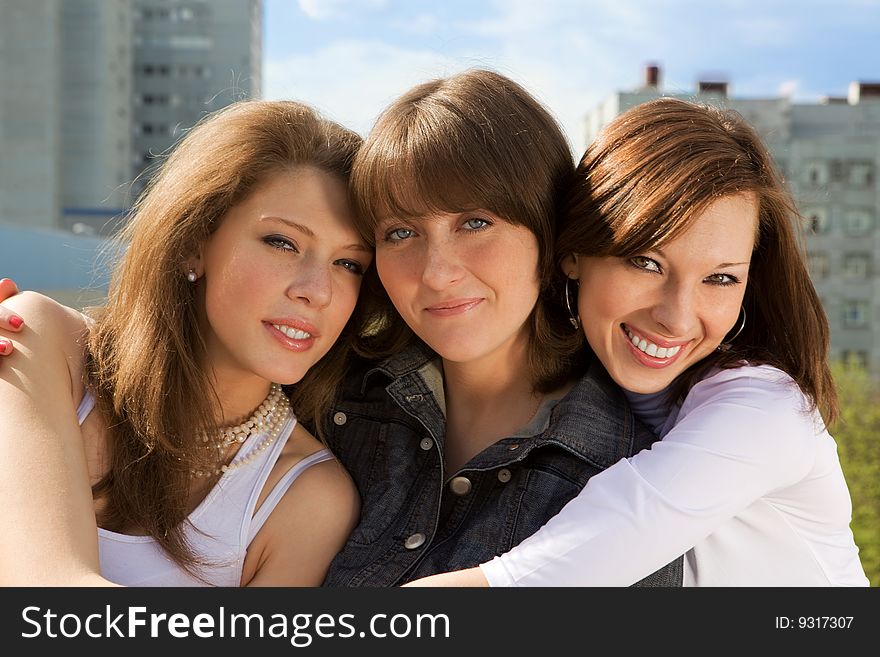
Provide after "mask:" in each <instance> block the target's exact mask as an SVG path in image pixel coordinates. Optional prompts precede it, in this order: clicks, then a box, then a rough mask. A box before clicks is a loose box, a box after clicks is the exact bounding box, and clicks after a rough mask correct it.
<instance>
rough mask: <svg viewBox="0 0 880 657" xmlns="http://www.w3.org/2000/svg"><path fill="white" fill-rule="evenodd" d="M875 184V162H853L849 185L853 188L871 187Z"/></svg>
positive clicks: (850, 168)
mask: <svg viewBox="0 0 880 657" xmlns="http://www.w3.org/2000/svg"><path fill="white" fill-rule="evenodd" d="M873 182H874V163H873V162H853V163H852V164H850V166H849V184H850V185H852V186H853V187H870V186H871V185H872V184H873Z"/></svg>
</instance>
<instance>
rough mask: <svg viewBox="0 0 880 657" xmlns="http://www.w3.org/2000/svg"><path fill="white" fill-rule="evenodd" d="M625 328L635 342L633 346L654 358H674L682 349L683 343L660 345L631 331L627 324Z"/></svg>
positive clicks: (630, 338) (628, 335)
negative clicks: (673, 345)
mask: <svg viewBox="0 0 880 657" xmlns="http://www.w3.org/2000/svg"><path fill="white" fill-rule="evenodd" d="M623 330H624V331H625V332H626V335H627V337H629V341H630V342H632V343H633V346H634V347H635V348H636V349H638V350H639V351H643V352H644V353H646V354H648V355H649V356H652V357H654V358H672V357H673V356H675V354H677V353H678V352H679V350H680V349H681V345H677V346H675V347H658V346H657V345H656V344H654V343H653V342H648V341H647V340H645V338H640V337H639V336H638V335H636V334H635V333H633V332H632V331H630V330H629V329H628V328H627V327H626V326H624V327H623Z"/></svg>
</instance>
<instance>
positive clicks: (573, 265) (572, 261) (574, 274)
mask: <svg viewBox="0 0 880 657" xmlns="http://www.w3.org/2000/svg"><path fill="white" fill-rule="evenodd" d="M577 258H578V257H577V253H569V254H568V255H567V256H565V257H564V258H563V259H562V261H561V262H560V263H559V266H560V267H561V268H562V272H563V273H564V274H565V275H566V276H568V277H569V278H573V279H574V280H578V262H577Z"/></svg>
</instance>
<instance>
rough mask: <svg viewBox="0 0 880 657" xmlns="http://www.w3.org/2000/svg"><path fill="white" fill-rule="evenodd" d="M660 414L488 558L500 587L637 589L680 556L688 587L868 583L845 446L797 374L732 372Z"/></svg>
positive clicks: (488, 571)
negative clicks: (554, 509)
mask: <svg viewBox="0 0 880 657" xmlns="http://www.w3.org/2000/svg"><path fill="white" fill-rule="evenodd" d="M642 401H644V400H642ZM654 410H655V411H656V406H655V409H654ZM634 412H636V413H637V414H639V410H638V408H634ZM652 415H653V416H647V417H645V419H646V420H648V421H649V422H650V421H652V420H653V421H654V422H655V423H657V428H658V430H659V431H658V433H659V435H660V436H661V437H662V440H660V441H658V442H657V443H655V444H654V445H653V446H652V447H651V448H650V449H647V450H644V451H642V452H640V453H638V454H636V455H634V456H632V457H630V458H628V459H623V460H621V461H619V462H618V463H616V464H614V465H613V466H611V467H610V468H608V469H607V470H605V471H604V472H601V473H599V474H597V475H595V476H594V477H592V478H591V479H590V481H589V483H588V484H587V486H586V487H585V488H584V489H583V490H582V491H581V493H580V494H579V495H578V496H577V497H575V498H574V499H572V500H571V501H570V502H569V503H568V504H567V505H566V506H565V507H563V509H562V510H561V511H560V512H559V514H558V515H556V516H555V517H554V518H552V519H551V520H550V521H549V522H548V523H547V524H546V525H544V527H542V528H541V529H540V530H539V531H538V532H537V533H535V534H534V535H533V536H531V537H530V538H528V539H526V540H525V541H523V542H522V543H521V544H520V545H518V546H517V547H514V548H513V549H511V550H510V551H509V552H507V553H506V554H504V555H501V556H499V557H496V558H495V559H493V560H492V561H490V562H488V563H485V564H482V565H481V566H480V567H481V569H482V571H483V573H484V575H485V576H486V578H487V579H488V580H489V583H490V585H491V586H627V585H630V584H633V583H635V582H637V581H638V580H640V579H641V578H643V577H645V576H646V575H649V574H650V573H652V572H654V571H655V570H657V569H658V568H660V567H661V566H663V565H664V564H666V563H668V562H670V561H672V560H673V559H675V558H676V557H678V556H679V555H681V554H685V567H684V582H683V583H684V585H685V586H868V585H869V582H868V579H867V577H866V576H865V572H864V570H863V568H862V565H861V562H860V561H859V557H858V547H856V544H855V541H854V540H853V535H852V531H851V529H850V520H851V516H852V502H851V500H850V496H849V490H848V489H847V486H846V481H845V479H844V476H843V471H842V470H841V467H840V462H839V460H838V458H837V445H836V443H835V442H834V439H833V438H832V437H831V436H830V435H829V434H828V432H827V431H826V430H825V427H824V423H823V422H822V420H821V417H820V416H819V414H818V412H816V411H812V412H811V411H809V410H808V402H807V399H806V398H805V396H804V395H803V393H802V392H801V391H800V389H799V388H798V387H797V385H796V384H795V383H794V381H793V380H792V379H791V378H790V377H789V376H788V375H787V374H785V373H783V372H781V371H780V370H778V369H776V368H773V367H770V366H766V365H762V366H743V367H739V368H735V369H727V370H719V371H716V372H714V373H712V374H711V375H709V376H707V377H706V378H705V379H703V380H702V381H700V382H698V383H697V384H696V385H695V386H694V387H693V388H692V389H691V390H690V391H689V393H688V395H687V397H686V399H685V400H684V402H683V403H682V405H681V406H680V407H674V408H672V409H670V410H669V411H668V412H667V413H666V414H665V415H666V417H665V418H663V417H660V418H657V417H656V413H654V414H652Z"/></svg>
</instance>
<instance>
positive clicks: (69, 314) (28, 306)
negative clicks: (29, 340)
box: [3, 292, 86, 335]
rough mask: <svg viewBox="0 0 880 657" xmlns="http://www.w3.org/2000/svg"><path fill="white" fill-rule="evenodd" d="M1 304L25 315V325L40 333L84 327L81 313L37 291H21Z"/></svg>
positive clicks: (73, 331)
mask: <svg viewBox="0 0 880 657" xmlns="http://www.w3.org/2000/svg"><path fill="white" fill-rule="evenodd" d="M3 305H4V306H6V307H7V308H9V309H10V310H14V311H15V312H16V313H18V314H20V315H22V316H23V317H25V319H26V322H27V324H26V325H27V326H28V327H29V328H31V329H33V330H34V332H35V333H38V334H41V335H46V334H49V335H51V334H56V333H58V334H70V333H77V332H81V331H83V330H84V329H85V328H86V318H85V316H84V315H82V313H80V312H78V311H76V310H74V309H73V308H68V307H67V306H64V305H62V304H60V303H58V302H57V301H55V299H52V298H50V297H47V296H45V295H43V294H40V293H38V292H22V293H21V294H17V295H15V296H14V297H10V298H9V299H6V300H5V301H4V302H3ZM26 334H27V332H25V335H26Z"/></svg>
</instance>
